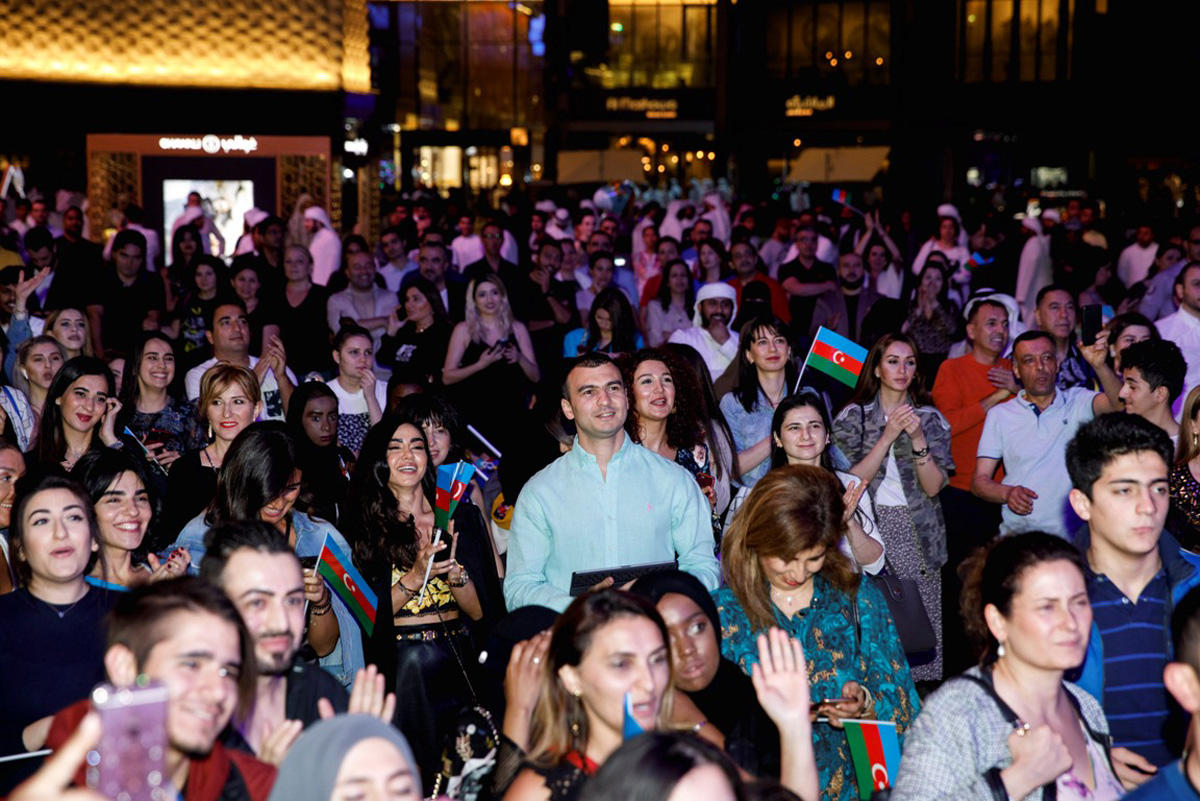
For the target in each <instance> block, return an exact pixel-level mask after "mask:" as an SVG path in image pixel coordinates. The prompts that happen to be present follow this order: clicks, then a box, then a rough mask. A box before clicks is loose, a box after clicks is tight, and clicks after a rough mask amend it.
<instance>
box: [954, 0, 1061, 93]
mask: <svg viewBox="0 0 1200 801" xmlns="http://www.w3.org/2000/svg"><path fill="white" fill-rule="evenodd" d="M1074 19H1075V0H960V3H959V8H958V74H959V78H960V79H961V80H962V81H963V82H964V83H980V82H992V83H1005V82H1009V81H1020V82H1026V83H1030V82H1047V81H1059V80H1067V79H1068V78H1070V77H1071V50H1072V47H1073V45H1074V24H1073V23H1074Z"/></svg>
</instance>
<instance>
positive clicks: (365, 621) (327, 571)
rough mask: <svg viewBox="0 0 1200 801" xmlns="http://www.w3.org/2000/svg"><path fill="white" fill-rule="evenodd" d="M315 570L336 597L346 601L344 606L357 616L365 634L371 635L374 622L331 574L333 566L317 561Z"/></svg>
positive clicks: (343, 585)
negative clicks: (327, 583) (326, 582)
mask: <svg viewBox="0 0 1200 801" xmlns="http://www.w3.org/2000/svg"><path fill="white" fill-rule="evenodd" d="M317 572H318V573H320V574H321V575H322V576H324V577H325V579H326V580H327V581H328V582H329V586H330V587H332V588H333V591H334V592H336V593H337V594H338V597H339V598H341V599H342V600H343V601H345V602H346V606H348V607H349V608H350V611H351V612H353V613H354V616H355V617H356V618H358V624H359V625H360V626H362V627H363V630H364V631H366V632H367V636H368V637H369V636H371V634H372V633H373V632H374V631H375V624H374V623H372V622H371V619H370V618H369V617H367V613H366V612H365V611H364V610H363V608H362V607H361V606H360V605H359V603H358V599H357V598H355V597H354V595H352V594H351V592H350V590H348V589H347V588H346V585H345V584H343V583H342V582H341V579H340V578H339V577H337V576H334V575H333V568H331V567H330V566H329V565H327V564H326V563H325V562H317Z"/></svg>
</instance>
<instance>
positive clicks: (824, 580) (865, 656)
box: [713, 465, 920, 801]
mask: <svg viewBox="0 0 1200 801" xmlns="http://www.w3.org/2000/svg"><path fill="white" fill-rule="evenodd" d="M843 494H844V490H843V489H842V485H841V483H840V482H839V481H838V479H837V477H836V476H834V475H833V474H832V473H830V472H829V471H828V470H825V469H824V468H822V467H813V466H810V465H788V466H786V467H780V468H776V469H775V470H772V471H770V472H769V473H767V474H766V475H765V476H763V477H762V478H761V479H759V481H758V483H757V484H755V485H754V489H752V490H751V491H750V494H749V496H748V497H747V498H746V501H745V502H744V503H743V504H742V506H741V508H739V509H738V512H737V515H736V516H735V517H734V518H733V521H732V522H731V523H730V525H729V527H728V529H727V530H726V532H725V542H724V544H723V546H722V565H723V568H724V571H725V582H726V584H725V586H723V587H720V588H719V589H717V590H716V591H715V592H714V593H713V600H714V601H716V604H717V612H718V614H719V615H720V619H721V633H722V637H721V653H722V655H724V656H725V657H726V658H727V659H730V660H731V661H733V662H736V663H737V664H738V666H739V667H741V669H742V670H743V671H744V672H746V673H751V671H752V668H753V666H754V664H755V663H756V662H757V661H758V660H759V653H758V649H757V647H756V640H757V636H758V635H759V634H762V633H764V632H765V631H766V630H767V629H769V628H770V627H772V626H778V627H780V628H782V629H783V630H784V631H785V632H787V633H788V634H789V635H791V636H792V637H794V638H796V639H797V640H799V641H800V643H801V645H803V647H804V653H805V654H806V656H807V660H808V666H809V674H808V675H809V688H810V693H811V697H812V703H813V709H814V710H815V713H816V714H817V715H820V716H823V717H827V718H828V719H829V724H830V725H818V726H814V727H813V746H814V749H815V751H816V759H817V766H818V768H819V769H820V772H821V782H820V783H821V787H822V788H823V790H822V793H821V798H822V799H823V800H824V801H833V799H837V801H850V799H855V798H858V786H857V784H856V782H855V779H854V764H853V761H852V759H851V756H850V749H849V746H848V745H847V740H846V737H845V735H844V734H843V733H842V732H841V731H838V729H840V728H842V723H841V721H842V720H843V719H846V718H868V719H877V720H889V721H892V722H893V723H895V724H896V725H897V727H898V728H899V731H900V734H901V736H903V734H904V732H905V730H906V729H907V728H908V727H909V725H910V724H911V723H912V720H913V718H914V717H916V714H917V711H918V709H919V708H920V702H919V701H918V699H917V690H916V687H915V686H914V685H913V681H912V676H911V674H910V673H909V670H908V660H907V658H906V657H905V655H904V650H903V648H902V647H901V645H900V636H899V635H898V634H897V633H896V626H895V623H894V622H893V620H892V615H891V612H890V611H889V610H888V606H887V602H886V601H884V598H883V596H882V595H881V594H880V592H879V590H877V589H876V588H875V585H874V584H872V583H871V582H869V581H863V580H862V578H861V576H860V575H859V573H858V572H857V571H856V570H855V569H854V565H853V562H852V561H851V560H850V559H849V558H847V557H846V555H845V554H843V553H842V551H841V550H840V549H839V546H840V544H841V541H842V539H843V538H844V537H845V534H846V523H845V519H846V518H845V506H844V505H843V502H842V496H843Z"/></svg>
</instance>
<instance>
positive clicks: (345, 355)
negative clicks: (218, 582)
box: [326, 325, 387, 456]
mask: <svg viewBox="0 0 1200 801" xmlns="http://www.w3.org/2000/svg"><path fill="white" fill-rule="evenodd" d="M333 361H334V362H335V363H336V364H337V368H338V372H337V375H336V376H335V377H334V378H332V379H330V380H329V381H328V382H326V383H328V384H329V388H330V389H332V390H333V394H334V395H337V399H338V444H339V445H342V446H343V447H345V448H349V449H350V450H351V451H353V452H354V455H355V456H357V455H358V452H359V450H361V449H362V442H363V437H365V436H366V435H367V431H368V430H369V429H370V428H371V426H373V425H375V424H376V423H378V422H379V420H380V418H382V417H383V410H384V408H385V407H386V406H387V388H386V386H385V385H384V384H383V383H381V382H379V381H377V380H376V379H375V372H374V370H373V369H372V368H373V367H374V366H375V345H374V343H373V341H372V339H371V332H370V331H368V330H367V329H365V328H363V327H362V326H358V325H344V326H342V327H341V329H339V330H338V332H337V336H335V337H334V338H333Z"/></svg>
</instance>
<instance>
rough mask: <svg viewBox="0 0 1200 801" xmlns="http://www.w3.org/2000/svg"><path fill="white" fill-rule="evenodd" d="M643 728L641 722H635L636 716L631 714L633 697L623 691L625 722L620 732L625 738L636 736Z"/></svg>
mask: <svg viewBox="0 0 1200 801" xmlns="http://www.w3.org/2000/svg"><path fill="white" fill-rule="evenodd" d="M643 731H645V729H643V728H642V724H640V723H638V722H637V718H635V717H634V716H633V697H632V696H631V695H630V694H629V693H625V723H624V725H623V726H622V734H624V735H625V739H626V740H630V739H632V738H634V737H637V736H638V735H639V734H641V733H642V732H643Z"/></svg>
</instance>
